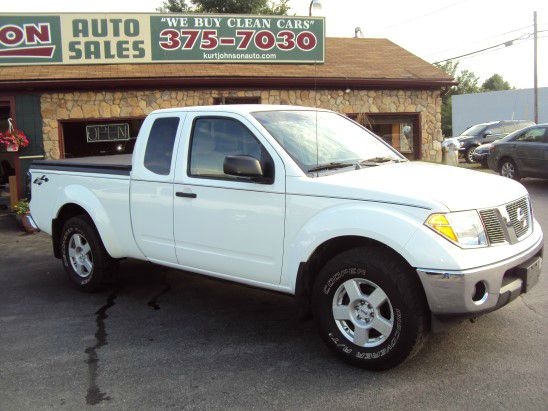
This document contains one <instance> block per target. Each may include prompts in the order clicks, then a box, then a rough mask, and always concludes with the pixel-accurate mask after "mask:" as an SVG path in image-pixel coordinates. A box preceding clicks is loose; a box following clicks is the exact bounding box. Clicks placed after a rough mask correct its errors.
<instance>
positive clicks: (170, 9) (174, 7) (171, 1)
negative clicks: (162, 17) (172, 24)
mask: <svg viewBox="0 0 548 411" xmlns="http://www.w3.org/2000/svg"><path fill="white" fill-rule="evenodd" d="M156 11H159V12H160V13H192V10H191V7H190V6H189V5H188V4H187V2H186V0H164V2H163V3H162V5H161V6H160V7H158V8H157V9H156Z"/></svg>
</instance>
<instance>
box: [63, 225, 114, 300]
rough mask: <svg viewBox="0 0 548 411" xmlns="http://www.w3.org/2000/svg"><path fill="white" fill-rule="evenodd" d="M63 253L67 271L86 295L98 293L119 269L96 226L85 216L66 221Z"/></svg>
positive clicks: (64, 265)
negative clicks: (113, 272) (116, 268)
mask: <svg viewBox="0 0 548 411" xmlns="http://www.w3.org/2000/svg"><path fill="white" fill-rule="evenodd" d="M61 252H62V262H63V267H64V268H65V271H66V272H67V274H68V276H69V278H70V279H71V281H72V282H73V283H74V284H75V285H76V286H77V288H79V289H80V290H82V291H87V292H93V291H96V290H97V289H98V288H99V287H100V286H101V285H102V284H103V282H104V280H106V279H107V278H108V277H109V275H110V274H112V271H113V270H114V269H115V267H116V264H115V260H114V259H113V258H112V257H110V255H109V254H108V252H107V251H106V250H105V247H104V246H103V242H102V241H101V238H100V237H99V234H98V233H97V230H96V229H95V227H94V225H93V223H92V222H91V220H90V219H89V218H88V217H85V216H77V217H72V218H70V219H69V220H67V221H66V223H65V224H64V226H63V232H62V234H61Z"/></svg>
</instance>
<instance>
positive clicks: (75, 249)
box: [68, 233, 93, 278]
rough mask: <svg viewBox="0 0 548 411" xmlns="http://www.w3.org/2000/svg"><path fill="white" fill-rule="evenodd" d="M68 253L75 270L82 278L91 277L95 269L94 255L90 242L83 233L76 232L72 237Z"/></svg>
mask: <svg viewBox="0 0 548 411" xmlns="http://www.w3.org/2000/svg"><path fill="white" fill-rule="evenodd" d="M68 254H69V260H70V265H71V266H72V269H73V270H74V272H76V274H78V275H79V276H80V277H82V278H86V277H89V276H90V275H91V272H92V271H93V255H92V253H91V247H90V245H89V242H88V241H87V240H86V238H85V237H84V236H83V235H82V234H79V233H75V234H73V235H72V236H71V237H70V240H69V243H68Z"/></svg>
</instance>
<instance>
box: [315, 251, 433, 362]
mask: <svg viewBox="0 0 548 411" xmlns="http://www.w3.org/2000/svg"><path fill="white" fill-rule="evenodd" d="M412 275H413V273H412V272H410V270H409V267H407V266H406V265H405V264H403V263H402V262H400V261H399V259H398V258H397V256H395V255H394V254H393V253H392V252H390V251H389V250H385V249H382V248H369V247H360V248H355V249H352V250H349V251H346V252H344V253H341V254H339V255H338V256H336V257H335V258H333V259H332V260H331V261H329V262H328V263H327V264H326V265H325V267H324V268H323V269H322V270H321V271H320V273H319V275H318V278H317V279H316V282H315V284H314V290H313V296H312V298H313V299H312V309H313V313H314V316H315V319H316V323H317V325H318V328H319V332H320V335H321V337H322V338H323V339H324V341H325V342H326V344H327V345H328V346H329V348H331V349H332V350H333V351H334V352H335V353H336V354H337V355H338V356H339V357H341V358H342V359H344V360H345V361H348V362H350V363H352V364H354V365H357V366H360V367H363V368H367V369H370V370H384V369H388V368H392V367H394V366H396V365H398V364H400V363H401V362H403V361H404V360H405V359H406V358H408V357H410V356H412V355H414V354H415V353H416V352H418V350H419V349H420V347H421V345H422V342H423V339H424V336H425V334H426V331H427V318H428V314H427V308H426V305H425V301H424V298H423V297H422V293H421V290H420V288H419V287H420V284H419V283H418V282H417V280H416V278H414V277H412Z"/></svg>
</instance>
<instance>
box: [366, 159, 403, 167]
mask: <svg viewBox="0 0 548 411" xmlns="http://www.w3.org/2000/svg"><path fill="white" fill-rule="evenodd" d="M403 161H405V160H402V159H399V158H392V157H372V158H367V159H365V160H360V161H358V162H357V163H356V166H378V165H379V164H384V163H401V162H403Z"/></svg>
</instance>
